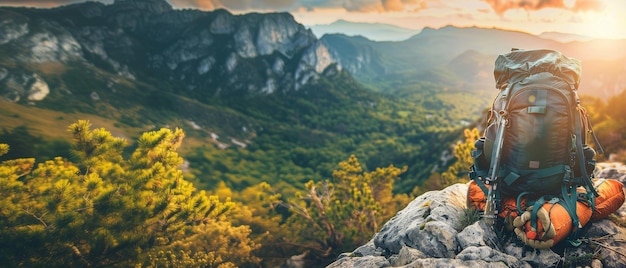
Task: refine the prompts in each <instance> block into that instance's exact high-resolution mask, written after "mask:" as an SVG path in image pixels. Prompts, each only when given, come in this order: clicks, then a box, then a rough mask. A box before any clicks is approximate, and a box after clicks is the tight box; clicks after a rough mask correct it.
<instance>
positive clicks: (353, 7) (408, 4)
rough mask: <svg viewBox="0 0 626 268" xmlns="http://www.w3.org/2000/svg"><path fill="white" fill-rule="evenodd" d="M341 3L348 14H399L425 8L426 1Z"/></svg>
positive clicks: (348, 0) (354, 1) (358, 1)
mask: <svg viewBox="0 0 626 268" xmlns="http://www.w3.org/2000/svg"><path fill="white" fill-rule="evenodd" d="M337 2H340V1H337ZM341 2H342V5H341V7H343V8H344V9H345V10H346V11H350V12H401V11H418V10H421V9H424V8H426V0H344V1H341Z"/></svg>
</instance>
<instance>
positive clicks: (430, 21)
mask: <svg viewBox="0 0 626 268" xmlns="http://www.w3.org/2000/svg"><path fill="white" fill-rule="evenodd" d="M94 1H95V0H94ZM97 1H100V2H104V3H107V4H109V3H112V2H113V0H97ZM118 1H120V0H118ZM125 1H132V0H125ZM167 1H168V2H169V3H170V4H171V5H172V6H173V7H174V8H176V9H183V8H192V9H200V10H205V11H210V10H214V9H218V8H224V9H227V10H229V11H230V12H231V13H234V14H242V13H249V12H260V13H266V12H289V13H291V14H293V16H294V18H295V19H296V21H298V22H299V23H302V24H304V25H307V26H311V25H316V24H330V23H332V22H334V21H336V20H339V19H343V20H347V21H352V22H369V23H385V24H392V25H396V26H400V27H403V28H408V29H414V30H420V29H422V28H424V27H431V28H440V27H443V26H446V25H454V26H458V27H472V26H477V27H487V28H499V29H508V30H518V31H524V32H528V33H532V34H540V33H542V32H553V31H554V32H563V33H573V34H579V35H585V36H590V37H595V38H610V39H616V38H620V39H626V0H167ZM76 2H84V0H0V6H29V7H42V8H49V7H55V6H59V5H66V4H71V3H76Z"/></svg>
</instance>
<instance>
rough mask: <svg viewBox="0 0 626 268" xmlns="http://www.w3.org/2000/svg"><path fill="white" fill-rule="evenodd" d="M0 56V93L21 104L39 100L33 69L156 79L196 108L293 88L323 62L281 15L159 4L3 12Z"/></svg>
mask: <svg viewBox="0 0 626 268" xmlns="http://www.w3.org/2000/svg"><path fill="white" fill-rule="evenodd" d="M0 51H1V52H0V74H1V76H0V85H4V87H2V88H3V89H2V90H1V91H2V92H0V93H1V94H2V95H4V96H5V97H9V98H10V99H12V100H19V99H20V98H21V99H28V100H31V101H38V100H41V99H42V98H45V97H46V93H45V92H46V90H44V89H45V88H46V85H47V84H48V83H49V81H45V80H44V79H43V78H42V75H41V72H42V69H43V68H41V67H40V66H41V65H42V64H47V63H51V62H53V63H61V64H63V65H64V66H68V65H72V64H76V65H79V66H85V67H84V68H97V69H99V70H103V71H106V72H110V73H112V74H115V75H119V76H121V77H123V78H124V79H128V80H132V81H134V80H141V81H151V80H161V81H162V80H163V79H165V81H168V82H167V83H169V86H170V87H174V88H176V87H178V88H182V89H184V90H195V92H194V96H195V97H198V98H199V99H205V100H206V99H210V98H215V97H219V96H228V95H236V96H242V95H245V94H271V93H274V92H276V91H278V90H282V91H289V90H296V89H298V88H299V87H300V86H302V85H304V84H306V83H309V82H311V81H315V79H316V77H318V76H319V75H323V72H324V70H325V69H326V68H327V67H329V66H331V65H332V63H333V60H332V59H331V58H330V57H329V54H328V50H327V49H326V48H325V47H324V44H323V43H321V42H319V41H318V40H317V38H316V37H315V36H314V35H313V33H312V32H311V31H310V30H309V29H306V28H305V27H304V26H303V25H301V24H299V23H297V22H296V21H295V20H294V18H293V16H291V15H290V14H288V13H272V14H255V13H251V14H245V15H233V14H231V13H229V12H228V11H226V10H215V11H212V12H203V11H199V10H174V9H172V7H171V6H170V5H169V4H168V3H167V1H165V0H134V1H129V0H116V1H115V2H114V3H113V4H110V5H105V4H102V3H97V2H86V3H81V4H74V5H68V6H63V7H59V8H54V9H26V8H8V7H3V8H0ZM160 84H162V83H160ZM70 90H71V89H70Z"/></svg>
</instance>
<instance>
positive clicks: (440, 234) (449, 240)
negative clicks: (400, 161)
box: [327, 163, 626, 268]
mask: <svg viewBox="0 0 626 268" xmlns="http://www.w3.org/2000/svg"><path fill="white" fill-rule="evenodd" d="M596 177H597V178H611V179H616V180H619V181H621V182H622V183H624V182H625V180H626V166H625V165H623V164H619V163H601V164H598V167H597V168H596ZM467 189H468V184H455V185H452V186H450V187H447V188H445V189H443V190H440V191H431V192H428V193H425V194H423V195H421V196H419V197H418V198H416V199H415V200H413V201H412V202H411V203H410V204H409V205H408V206H407V207H406V208H404V209H403V210H401V211H400V212H398V213H397V214H396V215H395V216H394V217H393V218H391V219H390V220H389V221H388V222H387V223H386V224H385V225H384V226H383V228H382V229H381V230H380V231H379V232H378V233H376V234H375V235H374V237H373V238H372V239H371V240H370V241H369V242H368V243H367V244H365V245H363V246H361V247H359V248H357V249H356V250H354V251H353V252H350V253H344V254H342V255H341V256H339V257H338V259H337V261H335V262H333V263H331V264H330V265H328V266H327V268H337V267H341V268H346V267H354V268H356V267H359V268H364V267H372V268H373V267H626V249H625V248H626V229H625V228H624V227H622V226H623V225H624V222H626V205H622V207H621V208H620V209H619V210H617V211H616V212H615V213H613V214H612V215H611V216H609V217H608V218H605V219H602V220H599V221H595V222H590V223H588V224H587V225H586V226H585V227H584V228H583V229H582V231H581V236H580V237H581V241H582V244H581V245H580V246H578V247H574V246H572V245H570V244H569V243H568V242H566V241H562V242H561V243H559V244H557V245H556V246H554V247H552V248H550V249H542V250H539V249H534V248H531V247H529V246H526V245H524V244H523V243H522V242H521V241H519V239H518V238H517V237H516V236H515V235H514V234H512V232H509V231H503V230H502V229H499V228H494V227H493V226H488V225H486V224H485V223H484V222H482V221H477V222H475V223H473V224H471V225H469V226H463V225H464V224H463V222H464V221H465V220H466V218H467V216H464V214H463V213H464V212H465V211H466V193H467ZM620 223H621V224H620Z"/></svg>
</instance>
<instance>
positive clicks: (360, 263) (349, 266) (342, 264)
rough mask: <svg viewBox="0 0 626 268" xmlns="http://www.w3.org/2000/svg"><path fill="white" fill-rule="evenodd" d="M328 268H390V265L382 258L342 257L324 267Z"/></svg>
mask: <svg viewBox="0 0 626 268" xmlns="http://www.w3.org/2000/svg"><path fill="white" fill-rule="evenodd" d="M326 267H328V268H365V267H391V264H390V263H389V261H388V260H387V259H385V257H383V256H363V257H356V258H355V257H344V258H341V259H339V260H337V261H336V262H333V263H331V264H330V265H328V266H326Z"/></svg>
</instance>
